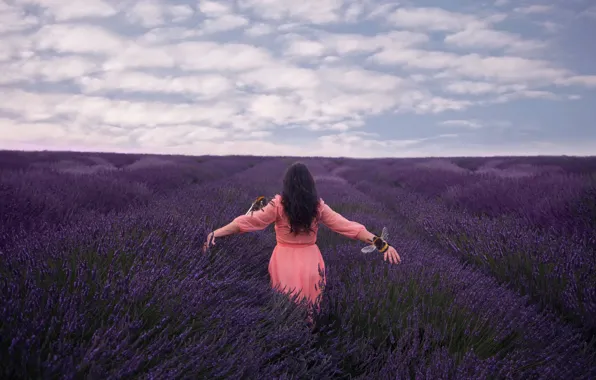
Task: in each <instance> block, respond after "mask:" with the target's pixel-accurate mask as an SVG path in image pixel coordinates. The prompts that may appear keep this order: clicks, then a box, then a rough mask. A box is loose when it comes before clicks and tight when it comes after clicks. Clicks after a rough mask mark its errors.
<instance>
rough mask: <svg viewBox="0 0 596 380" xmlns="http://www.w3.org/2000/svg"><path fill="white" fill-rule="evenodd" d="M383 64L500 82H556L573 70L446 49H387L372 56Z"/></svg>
mask: <svg viewBox="0 0 596 380" xmlns="http://www.w3.org/2000/svg"><path fill="white" fill-rule="evenodd" d="M370 59H371V60H372V61H373V62H377V63H379V64H382V65H395V64H398V65H401V66H403V67H406V68H416V69H426V70H443V71H444V72H445V76H453V77H467V78H474V79H485V80H488V79H490V80H494V81H497V82H514V83H515V82H517V83H526V82H536V81H542V82H544V81H550V82H552V81H555V80H558V79H561V78H565V77H567V76H568V75H569V71H567V70H565V69H560V68H557V67H554V66H553V65H551V64H550V63H549V62H547V61H542V60H535V59H527V58H521V57H515V56H481V55H478V54H466V55H457V54H454V53H449V52H443V51H429V50H416V49H401V50H398V49H391V50H389V49H384V50H383V51H381V52H379V53H376V54H374V55H373V56H372V57H371V58H370Z"/></svg>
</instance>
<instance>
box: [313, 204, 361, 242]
mask: <svg viewBox="0 0 596 380" xmlns="http://www.w3.org/2000/svg"><path fill="white" fill-rule="evenodd" d="M320 220H321V223H323V224H324V225H326V226H327V227H329V228H330V229H331V230H332V231H334V232H337V233H338V234H342V235H344V236H346V237H348V238H350V239H356V237H357V236H358V234H359V233H360V232H361V231H364V230H366V227H364V226H363V225H362V224H360V223H357V222H352V221H351V220H348V219H346V218H344V217H343V216H342V215H341V214H339V213H337V212H335V211H333V210H332V209H331V207H329V206H328V205H327V204H325V202H323V200H321V216H320Z"/></svg>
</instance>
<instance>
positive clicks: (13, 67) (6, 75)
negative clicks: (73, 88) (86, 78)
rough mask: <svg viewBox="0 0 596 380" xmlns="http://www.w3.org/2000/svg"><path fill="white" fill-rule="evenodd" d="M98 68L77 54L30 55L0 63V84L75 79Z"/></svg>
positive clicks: (95, 64) (94, 63)
mask: <svg viewBox="0 0 596 380" xmlns="http://www.w3.org/2000/svg"><path fill="white" fill-rule="evenodd" d="M98 69H99V65H98V64H97V63H96V62H93V61H91V60H88V59H85V58H81V57H79V56H66V57H51V58H46V59H40V58H39V57H32V58H29V59H26V60H23V61H16V62H12V63H5V64H0V71H2V73H3V74H2V76H0V84H9V83H18V82H29V83H32V82H35V81H37V80H42V81H46V82H59V81H63V80H68V79H76V78H79V77H81V76H83V75H86V74H89V73H91V72H93V71H95V70H98Z"/></svg>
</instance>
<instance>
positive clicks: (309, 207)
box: [281, 162, 319, 234]
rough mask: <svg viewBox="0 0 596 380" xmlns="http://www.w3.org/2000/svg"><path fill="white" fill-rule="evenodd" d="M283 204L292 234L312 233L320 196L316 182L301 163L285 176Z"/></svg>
mask: <svg viewBox="0 0 596 380" xmlns="http://www.w3.org/2000/svg"><path fill="white" fill-rule="evenodd" d="M281 203H282V205H283V207H284V211H285V212H286V215H287V216H288V219H289V220H290V232H294V233H296V234H298V233H299V232H306V231H312V228H311V224H312V222H313V220H314V219H315V218H316V216H317V212H318V207H319V195H318V194H317V187H316V186H315V180H314V178H313V177H312V175H311V174H310V171H309V170H308V168H307V167H306V165H304V164H303V163H301V162H296V163H295V164H292V165H291V166H290V167H289V168H288V170H287V171H286V174H285V176H284V187H283V192H282V194H281Z"/></svg>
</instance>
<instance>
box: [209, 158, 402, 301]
mask: <svg viewBox="0 0 596 380" xmlns="http://www.w3.org/2000/svg"><path fill="white" fill-rule="evenodd" d="M274 222H275V234H276V238H277V245H276V246H275V249H274V250H273V255H272V256H271V259H270V261H269V274H270V276H271V286H272V287H273V288H274V289H277V290H281V291H290V293H294V292H296V293H299V295H300V296H301V297H306V299H307V302H308V304H309V306H311V307H312V306H315V305H316V306H318V297H319V295H320V294H321V291H322V289H321V287H320V286H319V284H320V283H322V284H324V283H325V277H324V270H325V263H324V261H323V257H322V256H321V251H320V250H319V247H318V246H317V245H316V240H317V231H318V223H319V222H320V223H323V224H324V225H326V226H327V227H329V228H330V229H331V230H333V231H335V232H337V233H340V234H342V235H344V236H347V237H349V238H351V239H358V240H360V241H363V242H366V243H369V244H374V245H375V246H377V247H378V249H379V251H380V252H383V254H384V259H385V260H387V261H390V262H392V263H400V262H401V258H400V257H399V255H398V254H397V252H396V251H395V249H394V248H393V247H391V246H390V245H388V243H386V242H384V241H383V240H382V239H381V238H379V237H378V236H376V235H374V234H372V233H370V232H368V231H367V230H366V228H365V227H364V226H363V225H362V224H359V223H356V222H352V221H349V220H347V219H346V218H344V217H343V216H341V215H340V214H338V213H337V212H335V211H333V210H332V209H331V208H330V207H329V206H328V205H326V204H325V202H323V200H322V199H319V197H318V195H317V190H316V187H315V181H314V179H313V177H312V175H311V174H310V172H309V170H308V168H307V167H306V166H305V165H304V164H302V163H296V164H293V165H292V166H290V168H289V169H288V170H287V172H286V174H285V178H284V181H283V192H282V194H281V195H276V196H275V198H274V199H273V200H272V202H270V203H269V204H268V205H267V206H265V207H264V208H263V209H262V210H260V211H256V212H254V213H253V214H252V215H250V214H249V215H242V216H239V217H237V218H236V219H234V220H233V221H232V222H231V223H230V224H228V225H227V226H225V227H222V228H220V229H218V230H216V231H214V232H212V233H210V234H209V236H208V237H207V242H205V245H204V247H203V252H205V251H206V249H207V248H208V246H209V242H211V244H212V245H215V243H214V238H218V237H222V236H226V235H231V234H237V233H245V232H250V231H256V230H262V229H264V228H266V227H267V226H268V225H269V224H271V223H274ZM319 268H320V269H321V272H319ZM321 274H323V277H321Z"/></svg>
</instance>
